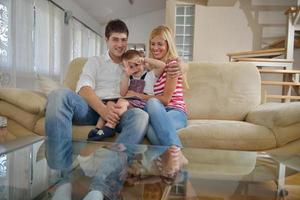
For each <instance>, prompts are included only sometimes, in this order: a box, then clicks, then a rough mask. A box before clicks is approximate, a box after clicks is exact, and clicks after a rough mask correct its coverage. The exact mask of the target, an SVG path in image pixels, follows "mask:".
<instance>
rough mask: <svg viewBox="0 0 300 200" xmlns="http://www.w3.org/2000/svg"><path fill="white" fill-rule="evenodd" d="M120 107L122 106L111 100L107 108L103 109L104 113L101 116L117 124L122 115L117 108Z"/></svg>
mask: <svg viewBox="0 0 300 200" xmlns="http://www.w3.org/2000/svg"><path fill="white" fill-rule="evenodd" d="M120 108H121V107H120V106H118V105H117V104H116V103H114V102H112V101H109V102H107V104H106V109H105V110H103V113H101V117H102V118H103V119H104V120H105V121H107V122H108V123H111V124H113V125H116V124H118V123H119V120H120V116H119V114H118V111H117V109H120Z"/></svg>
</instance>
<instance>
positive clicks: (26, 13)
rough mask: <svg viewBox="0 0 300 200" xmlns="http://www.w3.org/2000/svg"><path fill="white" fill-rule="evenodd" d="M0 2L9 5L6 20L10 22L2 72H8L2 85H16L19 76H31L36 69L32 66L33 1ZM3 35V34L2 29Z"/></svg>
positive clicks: (2, 0)
mask: <svg viewBox="0 0 300 200" xmlns="http://www.w3.org/2000/svg"><path fill="white" fill-rule="evenodd" d="M0 3H3V4H2V6H7V7H6V8H7V14H6V15H7V20H6V22H7V23H8V24H7V31H6V33H7V48H6V50H7V52H6V55H5V56H2V55H1V66H0V68H1V72H2V74H4V73H5V74H6V76H5V77H4V79H5V81H4V84H2V85H4V87H6V86H7V87H14V86H16V85H18V81H19V76H21V75H22V77H29V76H30V75H31V74H32V73H33V71H34V70H33V68H32V66H33V54H32V49H33V44H32V27H33V9H32V8H33V1H32V0H22V1H19V0H1V2H0ZM2 8H3V7H2ZM2 14H3V12H2V13H1V15H2ZM3 19H5V17H4V18H3ZM3 27H5V25H2V24H1V29H2V28H3ZM4 29H5V28H4ZM1 35H3V34H2V31H1ZM4 35H5V34H4ZM1 41H2V39H1ZM2 82H3V81H2Z"/></svg>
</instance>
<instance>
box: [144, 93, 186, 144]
mask: <svg viewBox="0 0 300 200" xmlns="http://www.w3.org/2000/svg"><path fill="white" fill-rule="evenodd" d="M144 109H145V111H146V112H147V113H148V115H149V120H150V122H149V127H148V131H147V137H148V139H149V140H150V142H151V144H153V145H163V146H171V145H176V146H178V147H182V144H181V141H180V139H179V137H178V135H177V133H176V130H178V129H180V128H184V127H186V125H187V115H186V113H185V112H183V111H181V110H179V109H175V108H168V107H165V106H164V105H163V104H162V103H161V102H160V101H159V100H158V99H156V98H151V99H149V100H148V101H147V103H146V106H145V108H144Z"/></svg>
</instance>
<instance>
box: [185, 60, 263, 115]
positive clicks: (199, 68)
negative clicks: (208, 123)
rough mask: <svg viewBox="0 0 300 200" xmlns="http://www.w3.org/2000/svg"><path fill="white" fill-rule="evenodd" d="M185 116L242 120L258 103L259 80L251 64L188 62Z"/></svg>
mask: <svg viewBox="0 0 300 200" xmlns="http://www.w3.org/2000/svg"><path fill="white" fill-rule="evenodd" d="M187 79H188V83H189V87H190V88H189V89H186V90H185V94H184V95H185V101H186V103H187V107H188V114H189V119H225V120H244V118H245V116H246V115H247V113H248V112H249V111H250V110H251V109H253V108H254V107H256V106H257V105H259V104H260V100H261V79H260V74H259V72H258V70H257V68H256V67H255V66H254V65H253V64H251V63H241V62H236V63H234V62H227V63H217V62H216V63H201V62H192V63H189V71H188V73H187Z"/></svg>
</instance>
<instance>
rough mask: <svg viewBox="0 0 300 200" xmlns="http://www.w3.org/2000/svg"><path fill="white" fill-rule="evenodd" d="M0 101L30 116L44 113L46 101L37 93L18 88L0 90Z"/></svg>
mask: <svg viewBox="0 0 300 200" xmlns="http://www.w3.org/2000/svg"><path fill="white" fill-rule="evenodd" d="M0 99H2V100H3V101H7V102H9V103H10V104H12V105H15V106H17V107H19V108H21V109H22V110H25V111H27V112H29V113H32V114H40V113H41V112H44V108H45V105H46V101H47V99H46V98H45V96H44V95H42V94H40V93H38V92H35V91H30V90H25V89H18V88H1V90H0Z"/></svg>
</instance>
